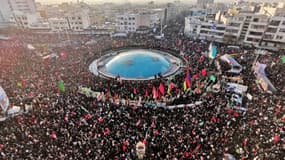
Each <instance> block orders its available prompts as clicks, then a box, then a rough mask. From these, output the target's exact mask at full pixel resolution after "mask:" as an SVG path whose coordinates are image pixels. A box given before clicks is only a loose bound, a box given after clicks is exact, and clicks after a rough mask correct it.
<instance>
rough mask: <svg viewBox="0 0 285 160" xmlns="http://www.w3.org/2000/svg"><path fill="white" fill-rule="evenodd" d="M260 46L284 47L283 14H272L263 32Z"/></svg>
mask: <svg viewBox="0 0 285 160" xmlns="http://www.w3.org/2000/svg"><path fill="white" fill-rule="evenodd" d="M261 46H263V47H265V48H269V49H271V48H277V49H282V48H283V49H284V48H285V14H284V15H283V16H281V15H280V16H274V17H272V18H271V19H270V22H269V24H268V26H267V28H266V31H265V33H264V36H263V39H262V42H261Z"/></svg>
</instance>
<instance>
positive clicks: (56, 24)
mask: <svg viewBox="0 0 285 160" xmlns="http://www.w3.org/2000/svg"><path fill="white" fill-rule="evenodd" d="M48 22H49V25H50V28H51V30H52V31H54V32H60V31H65V30H68V29H69V26H68V21H67V19H66V18H49V19H48Z"/></svg>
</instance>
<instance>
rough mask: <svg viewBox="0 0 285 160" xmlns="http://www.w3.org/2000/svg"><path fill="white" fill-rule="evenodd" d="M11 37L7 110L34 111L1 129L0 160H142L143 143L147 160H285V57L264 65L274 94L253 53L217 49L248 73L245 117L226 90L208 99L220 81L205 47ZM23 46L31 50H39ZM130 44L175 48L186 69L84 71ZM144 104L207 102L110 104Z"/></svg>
mask: <svg viewBox="0 0 285 160" xmlns="http://www.w3.org/2000/svg"><path fill="white" fill-rule="evenodd" d="M11 37H12V39H11V40H9V41H1V42H0V45H1V47H0V86H2V87H3V89H4V90H5V91H6V93H7V95H8V97H9V100H10V106H20V107H23V108H24V106H25V105H32V107H33V110H32V111H30V112H27V113H25V114H21V115H17V116H15V117H12V118H9V119H7V120H6V121H3V122H0V126H1V129H0V135H1V136H0V159H117V160H119V159H137V158H138V157H137V154H136V147H135V146H136V144H137V143H138V142H142V143H144V144H145V146H146V153H145V156H144V158H145V159H196V160H206V159H211V160H213V159H222V158H225V159H230V157H231V156H233V157H235V158H236V159H256V160H258V159H270V160H271V159H272V160H282V159H284V157H285V129H284V124H285V117H284V115H285V96H284V94H285V85H284V84H285V78H284V76H285V75H284V74H285V72H284V68H285V64H283V63H282V62H281V60H280V57H281V55H284V54H285V53H284V52H282V51H280V52H274V54H272V55H263V56H260V57H259V58H258V60H259V61H260V62H263V63H266V64H267V65H268V67H267V69H266V73H267V75H268V77H269V79H270V80H271V82H272V83H273V85H275V86H276V88H277V90H278V92H277V93H273V94H270V93H267V92H264V91H263V90H262V89H260V88H259V87H258V86H257V84H256V82H255V77H254V74H253V71H252V68H251V67H252V64H253V62H254V60H255V55H254V54H253V50H247V49H244V48H243V47H242V46H240V48H239V49H232V48H228V47H227V45H225V44H216V45H217V47H218V53H219V54H220V55H222V54H226V53H227V54H234V58H235V59H236V60H237V61H238V62H239V63H240V64H242V66H243V71H242V73H241V74H240V75H239V76H240V77H242V78H243V80H244V85H247V86H248V87H249V89H248V93H250V94H251V96H252V97H253V98H252V100H247V101H246V103H243V105H244V106H243V107H246V108H248V110H247V111H246V112H244V111H240V110H237V109H233V108H231V107H229V103H231V102H229V100H227V99H226V98H225V97H226V91H225V90H223V89H221V90H220V92H217V93H215V92H208V91H207V86H208V85H213V84H209V81H210V80H209V79H210V78H209V77H210V75H215V76H216V77H217V80H216V81H215V82H213V83H220V81H221V80H222V78H223V75H220V74H217V73H218V70H217V69H216V67H215V64H214V60H211V59H209V58H207V56H205V55H204V54H203V53H206V52H208V47H209V42H207V41H200V40H193V39H188V38H186V37H184V36H183V35H181V34H178V33H177V32H172V31H171V30H167V31H166V37H165V38H164V39H160V40H157V39H155V38H153V37H150V36H147V35H130V36H128V37H127V38H112V37H110V36H97V37H94V36H86V35H74V36H72V35H70V36H69V40H68V42H64V43H62V41H58V40H59V35H39V34H33V33H21V35H13V36H11ZM63 37H64V36H63ZM63 39H65V40H66V38H63ZM91 40H92V41H91ZM87 42H88V43H87ZM89 42H92V43H89ZM27 44H33V45H34V46H35V50H33V49H28V48H27V47H26V46H27ZM129 46H141V47H147V48H156V49H161V50H171V52H172V53H173V54H177V56H178V57H181V58H182V59H184V61H185V64H184V65H185V67H184V68H182V69H181V71H180V72H178V73H177V74H176V75H175V76H172V77H171V78H168V77H157V78H156V79H154V80H149V81H124V80H122V81H121V80H118V79H107V78H102V77H98V76H95V75H93V74H92V73H91V72H90V71H89V70H88V67H89V64H90V63H91V62H92V60H94V59H96V58H99V57H100V56H101V55H103V54H104V51H106V50H113V49H116V48H123V47H129ZM47 53H58V57H56V58H55V57H54V58H45V59H44V58H43V57H44V56H40V54H47ZM187 69H189V71H187ZM202 70H204V73H202ZM205 71H206V72H205ZM186 72H188V74H189V75H190V76H191V78H190V79H191V82H190V83H191V86H188V88H189V89H187V90H185V89H184V84H183V83H184V81H185V76H186V75H187V74H186ZM187 78H188V77H187ZM59 80H62V81H63V82H64V86H65V91H64V92H62V91H60V90H59V87H58V82H59ZM161 84H162V85H163V86H164V87H165V90H166V91H167V90H168V86H169V84H174V85H173V89H172V90H171V92H170V93H165V94H164V95H163V94H162V93H160V96H159V97H156V98H154V97H153V92H152V90H153V88H159V86H160V85H161ZM79 86H85V87H90V88H91V89H92V90H94V91H99V92H102V93H104V100H98V99H97V98H92V97H86V96H85V95H82V94H80V93H78V87H79ZM166 91H165V92H166ZM146 92H147V93H146ZM140 98H141V99H143V100H144V101H148V102H153V103H154V102H164V101H165V99H171V98H172V100H173V101H171V102H170V101H168V103H167V105H179V104H191V103H195V102H197V101H201V102H202V103H201V104H199V105H196V106H192V107H182V108H174V109H166V108H161V107H144V106H137V105H130V104H128V103H126V104H125V103H124V104H123V103H118V104H115V103H113V102H114V100H115V99H124V100H126V101H129V100H138V99H140ZM244 99H246V98H244ZM3 114H4V113H3Z"/></svg>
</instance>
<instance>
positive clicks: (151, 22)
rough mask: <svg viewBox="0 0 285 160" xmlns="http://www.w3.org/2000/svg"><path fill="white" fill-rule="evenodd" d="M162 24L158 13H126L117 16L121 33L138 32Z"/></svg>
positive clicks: (117, 23)
mask: <svg viewBox="0 0 285 160" xmlns="http://www.w3.org/2000/svg"><path fill="white" fill-rule="evenodd" d="M159 23H160V17H159V15H158V14H156V13H145V12H144V13H126V14H122V15H118V16H117V20H116V26H117V31H119V32H125V33H129V32H136V30H137V29H138V28H139V27H141V26H145V27H149V28H152V27H154V26H155V25H157V24H159Z"/></svg>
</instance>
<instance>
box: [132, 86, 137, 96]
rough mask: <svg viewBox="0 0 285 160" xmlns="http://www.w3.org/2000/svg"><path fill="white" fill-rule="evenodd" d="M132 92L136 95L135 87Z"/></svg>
mask: <svg viewBox="0 0 285 160" xmlns="http://www.w3.org/2000/svg"><path fill="white" fill-rule="evenodd" d="M133 93H134V94H135V95H136V94H137V89H136V87H134V90H133Z"/></svg>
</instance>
